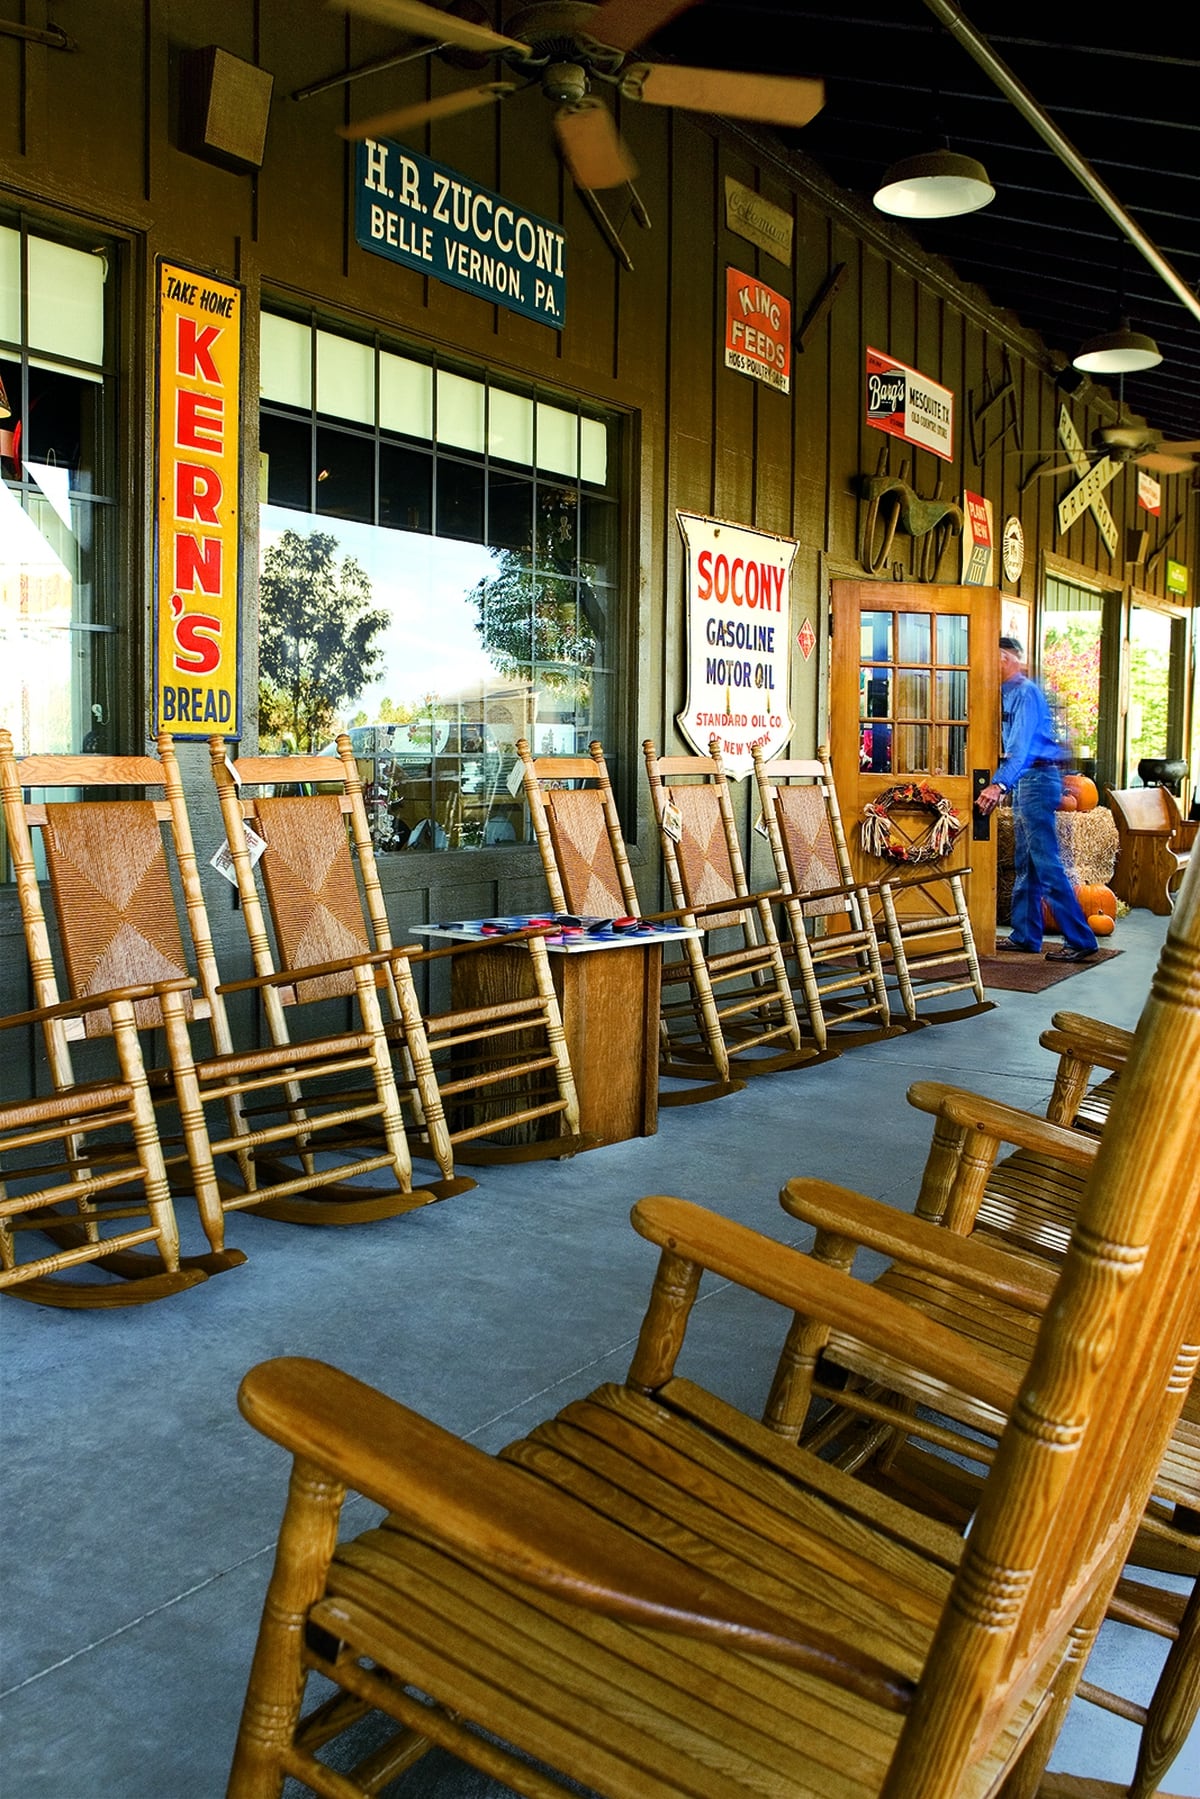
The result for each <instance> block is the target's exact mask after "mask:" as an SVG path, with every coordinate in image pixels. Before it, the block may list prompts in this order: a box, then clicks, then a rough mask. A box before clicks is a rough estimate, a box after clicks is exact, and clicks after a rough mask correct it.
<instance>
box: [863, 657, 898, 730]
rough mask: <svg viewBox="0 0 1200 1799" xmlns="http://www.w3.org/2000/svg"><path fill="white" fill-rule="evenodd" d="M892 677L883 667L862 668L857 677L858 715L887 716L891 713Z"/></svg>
mask: <svg viewBox="0 0 1200 1799" xmlns="http://www.w3.org/2000/svg"><path fill="white" fill-rule="evenodd" d="M891 692H892V677H891V675H890V674H889V672H888V670H887V669H885V668H864V669H862V670H860V672H859V677H858V716H859V717H860V718H887V717H888V716H889V715H890V713H891V709H892V708H891Z"/></svg>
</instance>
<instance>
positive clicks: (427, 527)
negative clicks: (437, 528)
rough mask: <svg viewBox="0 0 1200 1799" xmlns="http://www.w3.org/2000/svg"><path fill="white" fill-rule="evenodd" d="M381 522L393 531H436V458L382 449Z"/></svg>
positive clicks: (396, 446)
mask: <svg viewBox="0 0 1200 1799" xmlns="http://www.w3.org/2000/svg"><path fill="white" fill-rule="evenodd" d="M379 522H380V524H381V525H387V526H388V527H389V528H390V529H392V530H393V531H432V530H433V457H432V456H431V455H430V454H428V452H424V451H421V450H406V449H402V448H401V446H400V445H399V444H386V443H385V444H380V446H379Z"/></svg>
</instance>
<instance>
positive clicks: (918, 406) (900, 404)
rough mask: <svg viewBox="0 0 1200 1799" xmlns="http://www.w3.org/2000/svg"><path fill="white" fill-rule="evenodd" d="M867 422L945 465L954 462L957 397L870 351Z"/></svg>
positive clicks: (885, 357) (876, 352) (875, 351)
mask: <svg viewBox="0 0 1200 1799" xmlns="http://www.w3.org/2000/svg"><path fill="white" fill-rule="evenodd" d="M867 423H868V425H872V426H873V427H874V429H875V430H876V431H887V432H889V433H890V435H891V436H892V437H900V438H903V440H904V442H905V443H906V444H912V445H913V446H914V447H915V448H916V449H918V450H932V451H933V453H934V455H935V456H940V457H941V458H942V460H943V461H944V462H951V461H953V459H954V395H953V394H952V393H951V392H950V389H949V388H948V387H939V386H938V384H937V382H936V381H930V380H929V379H928V378H927V377H926V376H925V375H922V374H921V373H920V372H919V371H918V370H917V369H910V368H908V367H906V365H905V364H904V363H902V362H897V361H896V359H895V358H894V357H893V356H885V355H884V353H883V351H882V350H868V351H867Z"/></svg>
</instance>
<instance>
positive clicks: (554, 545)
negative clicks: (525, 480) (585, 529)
mask: <svg viewBox="0 0 1200 1799" xmlns="http://www.w3.org/2000/svg"><path fill="white" fill-rule="evenodd" d="M536 512H537V539H536V548H537V559H538V563H539V565H540V566H541V567H543V568H547V569H553V570H555V571H556V572H557V573H560V574H564V575H573V574H574V573H575V568H576V558H575V549H576V544H575V533H576V529H577V527H578V522H579V509H578V507H577V506H576V504H575V489H574V488H573V487H547V486H545V485H544V484H542V483H539V484H538V490H537V501H536Z"/></svg>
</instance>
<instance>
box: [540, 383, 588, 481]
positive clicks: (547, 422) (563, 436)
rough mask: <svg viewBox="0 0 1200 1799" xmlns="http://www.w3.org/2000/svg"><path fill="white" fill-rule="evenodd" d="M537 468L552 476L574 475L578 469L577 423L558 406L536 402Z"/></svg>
mask: <svg viewBox="0 0 1200 1799" xmlns="http://www.w3.org/2000/svg"><path fill="white" fill-rule="evenodd" d="M537 465H538V467H539V468H545V469H552V470H553V472H554V473H555V474H556V475H574V474H576V473H577V472H578V469H579V419H578V415H577V414H576V413H574V412H564V410H563V408H562V407H561V406H547V405H546V404H545V403H544V402H543V401H540V400H539V402H538V409H537Z"/></svg>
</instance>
